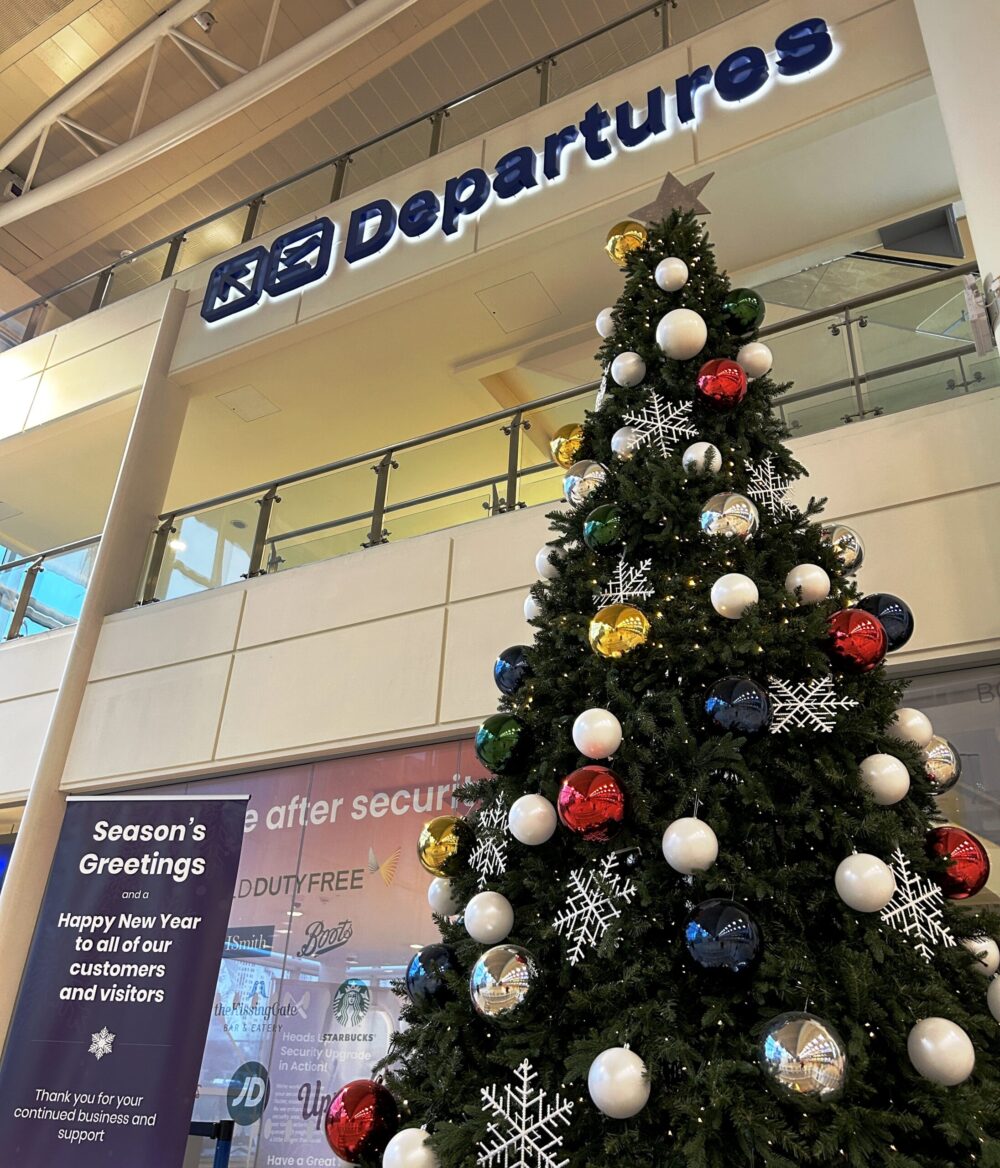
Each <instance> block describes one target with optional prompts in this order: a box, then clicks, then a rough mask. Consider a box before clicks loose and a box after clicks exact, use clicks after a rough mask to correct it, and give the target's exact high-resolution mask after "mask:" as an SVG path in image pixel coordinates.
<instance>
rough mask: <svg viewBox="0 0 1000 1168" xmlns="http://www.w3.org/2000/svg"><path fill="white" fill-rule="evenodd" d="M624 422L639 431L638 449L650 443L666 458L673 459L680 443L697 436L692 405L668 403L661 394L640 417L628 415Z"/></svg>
mask: <svg viewBox="0 0 1000 1168" xmlns="http://www.w3.org/2000/svg"><path fill="white" fill-rule="evenodd" d="M624 420H625V422H626V424H627V425H629V426H632V427H633V428H634V429H636V430H638V431H639V439H638V442H637V445H639V446H642V445H644V444H645V443H647V442H651V443H653V445H654V446H656V448H657V449H658V450H659V452H660V454H661V455H662V456H663V457H664V458H668V457H669V456H670V454H671V452H672V451H673V449H674V447H675V446H676V445H677V443H678V442H680V441H682V440H683V441H684V442H688V441H690V440H691V439H692V438H696V437H697V435H698V431H697V430H696V429H695V428H694V426H693V425H692V424H691V403H690V402H667V401H664V399H663V398H662V397H660V395H659V394H658V393H651V394H650V395H649V404H648V405H645V406H643V408H642V409H641V410H639V411H638V412H637V413H631V414H626V415H625V419H624Z"/></svg>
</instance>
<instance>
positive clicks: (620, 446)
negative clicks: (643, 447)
mask: <svg viewBox="0 0 1000 1168" xmlns="http://www.w3.org/2000/svg"><path fill="white" fill-rule="evenodd" d="M641 443H642V433H641V431H639V430H637V429H636V428H635V426H622V428H621V429H620V430H616V431H615V432H614V433H613V434H612V435H611V453H612V454H614V455H615V456H616V457H617V458H621V459H627V458H631V457H632V455H633V454H635V452H636V451H637V450H638V449H639V446H640V444H641Z"/></svg>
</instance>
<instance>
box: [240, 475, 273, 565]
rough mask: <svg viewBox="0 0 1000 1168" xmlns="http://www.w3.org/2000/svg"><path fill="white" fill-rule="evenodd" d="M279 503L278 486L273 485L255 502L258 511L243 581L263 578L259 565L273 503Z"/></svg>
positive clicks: (261, 560) (261, 562)
mask: <svg viewBox="0 0 1000 1168" xmlns="http://www.w3.org/2000/svg"><path fill="white" fill-rule="evenodd" d="M280 502H281V496H280V495H279V494H278V485H277V483H275V485H274V486H273V487H271V488H270V489H269V490H268V492H267V494H266V495H264V496H263V497H262V498H260V499H258V500H257V506H258V507H259V508H260V510H259V511H258V512H257V526H256V528H255V529H254V533H253V547H251V549H250V563H249V564H248V565H247V570H246V571H245V572H244V573H243V579H244V580H250V579H252V578H253V577H254V576H263V575H264V569H263V568H262V567H261V565H262V564H263V562H264V548H265V546H266V544H267V530H268V528H269V527H270V525H271V511H272V509H273V508H274V505H275V503H280Z"/></svg>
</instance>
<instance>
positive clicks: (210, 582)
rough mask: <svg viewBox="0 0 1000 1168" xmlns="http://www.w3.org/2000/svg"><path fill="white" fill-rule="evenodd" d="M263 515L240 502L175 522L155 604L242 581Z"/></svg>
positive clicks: (249, 502) (247, 502) (252, 502)
mask: <svg viewBox="0 0 1000 1168" xmlns="http://www.w3.org/2000/svg"><path fill="white" fill-rule="evenodd" d="M259 513H260V507H259V505H258V503H257V502H256V500H255V499H239V500H237V501H236V502H234V503H226V504H224V505H223V506H220V507H209V508H206V509H205V510H203V511H202V510H199V511H195V512H194V513H193V514H190V515H184V516H180V517H178V518H177V519H175V520H174V523H173V528H174V530H173V531H172V532H168V533H167V541H166V547H165V549H164V553H163V559H162V562H161V566H160V571H159V575H158V578H157V581H156V589H155V593H154V598H155V599H156V600H173V599H174V598H175V597H178V596H189V595H190V594H191V593H193V592H203V591H205V589H207V588H220V587H221V586H222V585H223V584H232V583H234V582H235V581H237V580H241V579H242V578H243V577H244V576H245V575H246V573H247V570H248V568H249V565H250V554H251V550H252V548H253V541H254V534H255V532H256V530H257V516H258V514H259Z"/></svg>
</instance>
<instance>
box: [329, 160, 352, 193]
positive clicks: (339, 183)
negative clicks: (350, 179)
mask: <svg viewBox="0 0 1000 1168" xmlns="http://www.w3.org/2000/svg"><path fill="white" fill-rule="evenodd" d="M353 161H354V159H353V158H352V157H351V155H350V154H344V155H342V156H341V157H340V158H338V159H337V161H336V162H335V163H334V164H333V186H332V188H331V189H330V202H331V203H337V202H339V201H340V200H341V199H342V198H343V197H344V186H345V185H346V183H347V168H348V167H349V166H350V165H351V163H352V162H353Z"/></svg>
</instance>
